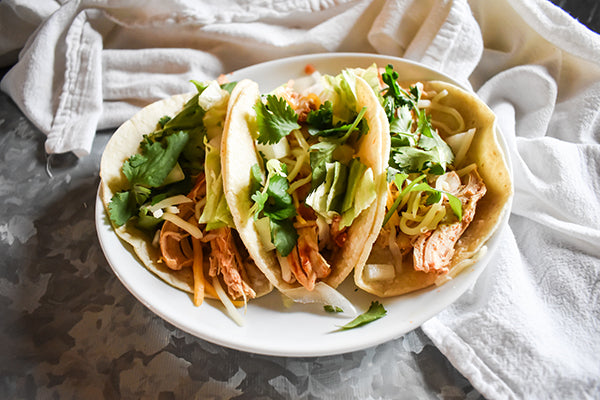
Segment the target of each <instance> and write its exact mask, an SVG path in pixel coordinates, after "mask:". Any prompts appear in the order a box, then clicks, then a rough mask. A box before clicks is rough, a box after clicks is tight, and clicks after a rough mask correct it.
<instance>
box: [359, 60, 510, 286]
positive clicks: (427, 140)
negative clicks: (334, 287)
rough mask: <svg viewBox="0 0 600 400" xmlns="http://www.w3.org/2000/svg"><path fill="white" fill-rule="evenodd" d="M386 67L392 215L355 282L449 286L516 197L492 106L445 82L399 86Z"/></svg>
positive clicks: (388, 213) (389, 208) (388, 205)
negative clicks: (446, 284) (449, 282)
mask: <svg viewBox="0 0 600 400" xmlns="http://www.w3.org/2000/svg"><path fill="white" fill-rule="evenodd" d="M397 76H398V75H397V73H396V72H394V71H393V68H392V66H388V67H387V68H386V69H385V72H383V73H382V81H383V82H384V84H383V91H382V93H383V96H382V99H381V101H382V103H383V105H384V109H385V110H386V116H387V122H388V123H389V125H390V137H391V150H390V156H389V163H388V166H387V167H388V185H387V196H388V198H387V202H386V207H385V211H384V212H385V216H384V220H383V224H382V228H381V231H380V233H379V236H378V238H377V240H376V242H375V244H374V246H373V249H372V251H371V254H370V256H369V259H368V261H367V263H366V264H364V265H359V266H357V268H356V269H355V271H354V280H355V283H356V285H357V286H359V287H360V288H362V289H364V290H366V291H367V292H370V293H373V294H376V295H378V296H381V297H389V296H396V295H400V294H404V293H409V292H412V291H415V290H418V289H422V288H425V287H428V286H430V285H433V284H438V285H439V284H442V283H444V282H446V281H447V280H449V279H450V278H452V277H454V276H456V275H457V274H458V273H459V272H461V271H462V270H464V269H465V268H467V267H468V266H469V265H472V264H473V263H474V262H476V261H477V260H478V259H479V258H480V257H481V256H482V255H483V254H484V252H485V249H486V246H485V245H486V242H487V241H488V239H489V238H490V237H491V235H492V234H493V233H494V232H495V230H496V229H497V228H498V226H499V224H500V222H501V219H502V217H503V215H504V213H505V212H506V210H507V208H508V207H509V203H510V199H511V198H512V183H511V178H510V173H509V170H508V167H507V164H506V161H505V159H504V155H503V151H502V149H501V148H500V146H499V144H498V142H497V140H496V135H495V130H496V127H495V116H494V114H493V112H492V111H491V110H490V109H489V108H488V107H487V106H486V105H485V104H484V103H483V102H482V101H481V100H479V99H478V98H477V97H476V96H475V95H474V94H472V93H469V92H467V91H466V90H463V89H461V88H459V87H457V86H455V85H452V84H449V83H446V82H441V81H425V82H418V83H415V82H411V83H405V84H399V83H398V82H396V78H397Z"/></svg>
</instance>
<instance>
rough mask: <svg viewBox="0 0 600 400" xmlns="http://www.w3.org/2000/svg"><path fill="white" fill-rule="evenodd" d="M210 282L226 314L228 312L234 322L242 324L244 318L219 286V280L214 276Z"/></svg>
mask: <svg viewBox="0 0 600 400" xmlns="http://www.w3.org/2000/svg"><path fill="white" fill-rule="evenodd" d="M212 284H213V287H214V288H215V291H216V292H217V296H219V300H221V303H223V305H224V306H225V309H226V310H227V314H229V316H230V317H231V319H232V320H234V321H235V323H236V324H238V325H239V326H244V318H243V317H242V315H241V314H240V313H239V312H238V311H237V310H236V308H235V306H234V305H233V303H232V302H231V300H230V299H229V297H227V294H226V293H225V291H224V290H223V288H222V287H221V283H220V282H219V279H217V278H216V277H214V278H213V279H212Z"/></svg>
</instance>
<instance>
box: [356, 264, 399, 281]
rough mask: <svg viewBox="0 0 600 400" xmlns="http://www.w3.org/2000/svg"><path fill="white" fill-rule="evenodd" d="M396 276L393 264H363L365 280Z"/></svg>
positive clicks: (386, 279) (387, 278)
mask: <svg viewBox="0 0 600 400" xmlns="http://www.w3.org/2000/svg"><path fill="white" fill-rule="evenodd" d="M395 277H396V268H395V267H394V265H393V264H365V270H364V278H365V280H367V281H389V280H393V279H394V278H395Z"/></svg>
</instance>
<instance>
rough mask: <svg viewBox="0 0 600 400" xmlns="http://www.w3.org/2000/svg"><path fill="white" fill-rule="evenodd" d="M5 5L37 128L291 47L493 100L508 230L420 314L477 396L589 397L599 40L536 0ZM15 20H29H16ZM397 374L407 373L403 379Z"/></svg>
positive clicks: (3, 16)
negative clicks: (431, 311) (343, 56)
mask: <svg viewBox="0 0 600 400" xmlns="http://www.w3.org/2000/svg"><path fill="white" fill-rule="evenodd" d="M138 4H139V2H137V1H133V0H125V1H116V0H104V1H94V0H74V1H54V2H52V1H49V2H45V3H41V2H37V1H33V0H4V1H3V2H0V63H2V64H4V65H8V64H10V63H12V62H15V61H17V59H16V54H17V53H16V52H17V51H19V50H20V53H19V59H18V62H17V63H16V65H15V66H14V67H12V69H11V70H10V71H9V72H8V73H7V74H6V76H5V77H4V79H3V80H2V82H1V89H2V90H3V91H5V92H6V93H8V94H9V95H10V96H11V97H12V99H13V100H14V101H15V102H16V103H17V104H18V106H19V107H20V108H21V110H22V111H23V112H24V113H25V115H27V117H28V118H30V119H31V120H32V121H33V122H34V123H35V124H36V126H37V127H38V128H39V129H40V130H41V131H42V132H44V133H45V134H46V135H47V136H48V138H47V142H46V150H47V151H48V152H49V153H61V152H67V151H73V152H74V153H75V154H77V155H79V156H85V155H86V154H87V153H89V151H90V149H91V145H92V140H93V136H94V134H95V131H96V129H101V128H109V127H115V126H117V125H118V124H120V123H121V122H122V121H124V120H125V119H127V118H129V117H130V116H131V115H132V114H133V113H134V112H135V111H136V110H137V109H139V107H141V106H143V105H145V104H147V103H149V102H151V101H154V100H156V99H159V98H163V97H166V96H168V95H171V94H174V93H179V92H184V91H188V90H189V83H188V81H189V80H190V79H206V78H214V77H216V76H218V75H219V74H220V73H226V72H230V71H233V70H235V69H238V68H241V67H244V66H248V65H251V64H255V63H257V62H262V61H266V60H270V59H275V58H281V57H285V56H291V55H297V54H306V53H317V52H341V51H344V52H350V51H355V52H371V53H382V54H388V55H394V56H401V57H406V58H409V59H412V60H416V61H420V62H422V63H425V64H427V65H429V66H431V67H433V68H436V69H440V70H442V71H443V72H445V73H446V74H448V75H451V76H452V77H454V78H455V79H456V80H458V81H460V82H463V83H464V84H465V85H467V86H471V87H473V88H474V89H475V90H476V91H477V92H478V94H479V95H480V97H481V98H482V99H484V100H485V101H486V102H487V103H488V104H489V105H490V107H491V108H492V109H493V110H494V111H495V112H496V114H497V115H498V120H499V124H500V127H501V129H502V132H503V135H504V139H505V141H506V143H507V146H508V152H509V155H510V157H511V159H512V166H513V172H514V183H515V197H514V203H513V204H514V205H513V213H512V215H511V218H510V222H509V229H507V230H505V231H504V232H503V233H502V242H501V246H500V249H499V251H498V254H497V255H496V257H495V258H494V260H493V261H492V262H491V263H490V265H489V266H488V267H487V269H486V270H485V271H484V273H483V274H482V276H481V278H480V279H479V280H478V282H477V283H476V284H475V285H474V287H473V288H472V289H471V290H470V291H468V292H467V293H466V294H465V295H464V296H462V297H461V298H460V299H459V300H458V301H457V302H456V303H454V304H453V305H452V306H450V307H449V308H447V309H446V310H445V311H443V312H442V313H440V314H439V315H438V316H436V317H435V318H433V319H431V320H430V321H428V322H426V323H425V324H424V325H423V327H422V328H423V330H424V332H425V333H426V334H427V335H428V336H429V337H430V338H431V339H432V341H433V342H434V343H435V344H436V345H437V346H438V347H439V348H440V350H441V351H442V352H443V353H444V354H445V355H446V356H447V357H448V359H449V360H450V361H451V362H452V363H453V364H454V365H455V366H456V368H457V369H459V370H460V371H461V372H462V373H463V374H464V375H465V376H466V377H467V378H468V379H469V380H470V382H471V383H472V384H473V386H474V387H475V388H476V389H478V390H479V391H480V392H481V393H482V394H483V395H484V396H485V397H486V398H489V399H506V398H544V399H545V398H586V397H588V398H589V397H597V396H598V395H599V394H600V323H599V321H600V283H599V282H600V245H598V243H600V194H599V193H600V179H599V177H600V111H599V110H600V37H599V36H598V35H597V34H595V33H593V32H591V31H589V30H587V29H586V28H585V27H583V26H582V25H580V24H579V23H578V22H577V21H575V20H573V19H572V18H570V17H569V16H568V15H567V14H566V13H564V12H563V11H561V10H560V9H558V8H557V7H555V6H553V5H552V4H551V3H550V2H547V1H544V0H496V1H489V0H471V1H467V0H420V1H414V0H396V1H381V0H376V1H367V0H354V1H351V0H345V1H344V0H338V1H335V0H295V1H275V0H271V1H250V2H248V1H242V0H212V1H205V2H201V3H200V2H193V1H186V0H148V1H146V2H144V5H143V6H141V5H138ZM21 22H22V23H21ZM399 379H401V377H399Z"/></svg>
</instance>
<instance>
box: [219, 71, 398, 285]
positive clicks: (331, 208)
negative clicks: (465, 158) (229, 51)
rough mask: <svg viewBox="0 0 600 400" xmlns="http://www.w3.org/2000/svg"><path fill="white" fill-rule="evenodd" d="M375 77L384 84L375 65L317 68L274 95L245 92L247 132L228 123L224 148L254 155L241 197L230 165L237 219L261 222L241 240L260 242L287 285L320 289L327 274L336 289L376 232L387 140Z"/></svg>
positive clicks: (271, 270)
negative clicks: (303, 84) (318, 72)
mask: <svg viewBox="0 0 600 400" xmlns="http://www.w3.org/2000/svg"><path fill="white" fill-rule="evenodd" d="M368 77H371V78H372V80H374V81H375V83H376V80H377V69H376V68H375V67H372V68H371V69H368V70H358V69H357V70H345V71H343V72H342V73H341V74H339V75H337V76H327V75H325V76H319V77H317V79H316V81H315V82H316V84H315V85H312V86H310V87H309V88H306V89H304V90H301V89H298V88H297V87H296V86H295V85H294V82H289V83H288V84H286V85H283V86H281V87H279V88H277V89H276V90H274V91H273V92H271V93H270V94H268V95H266V96H259V95H258V92H257V91H256V92H255V94H254V96H248V95H247V93H246V96H244V95H241V96H240V100H238V101H237V102H236V103H235V105H234V108H235V109H237V110H238V112H240V115H242V114H243V116H244V117H245V118H246V121H249V122H247V123H246V122H244V123H241V122H240V123H239V124H238V125H240V126H241V125H244V124H245V125H246V132H245V134H246V135H247V136H246V139H248V138H249V140H247V141H246V142H243V140H242V139H243V134H244V129H235V128H231V129H229V130H226V140H225V142H228V141H229V146H230V147H228V148H227V149H226V150H227V153H231V154H234V153H235V152H236V150H233V149H234V148H235V149H238V150H239V151H243V152H245V153H246V155H248V157H247V159H246V164H245V165H246V166H247V168H248V174H249V177H250V183H249V185H246V186H247V187H244V191H243V193H244V194H243V195H242V194H239V192H238V191H235V189H234V188H235V184H233V185H232V184H228V181H230V180H233V181H235V178H233V177H232V175H233V174H234V173H235V172H237V169H236V168H233V166H232V170H231V172H230V173H229V174H228V173H225V186H226V195H227V193H229V192H234V191H235V193H232V194H231V201H230V206H232V202H233V203H234V204H236V206H235V208H236V209H237V210H240V211H241V214H242V216H241V217H240V222H239V223H241V224H245V223H246V222H245V221H248V220H249V221H252V223H251V225H253V226H251V227H249V228H248V230H245V231H246V232H247V233H248V234H246V235H244V234H242V239H245V242H246V245H247V247H249V248H250V249H252V248H256V247H259V248H260V253H261V254H262V258H263V260H264V261H265V262H264V264H265V268H266V270H267V271H268V272H266V274H267V277H269V278H270V279H271V280H272V282H273V283H274V284H275V285H276V286H278V287H279V288H280V289H282V290H283V291H284V292H285V290H287V289H290V288H294V287H299V286H301V287H303V288H305V289H306V290H308V291H312V290H314V289H315V287H316V286H317V284H318V283H319V282H324V283H326V284H327V285H329V286H331V287H336V286H337V285H338V284H339V283H340V282H341V281H342V280H343V279H344V278H345V277H346V276H347V275H348V274H349V272H350V271H351V270H352V268H354V266H355V265H356V263H357V262H361V257H363V255H362V253H365V252H364V249H365V248H370V246H371V245H372V242H373V241H374V239H375V235H373V234H370V226H371V225H372V224H373V223H374V221H375V219H374V217H375V214H376V213H375V209H376V208H377V205H378V204H379V201H380V199H378V196H377V194H378V192H379V191H380V188H382V187H383V185H384V184H385V171H384V163H383V158H382V154H383V152H384V151H386V149H387V148H386V147H385V143H386V142H385V141H384V140H382V139H381V135H379V134H378V133H379V129H380V126H375V130H374V131H373V127H372V126H371V122H373V121H375V122H378V121H379V120H378V119H377V118H376V117H375V115H376V113H377V111H378V110H380V111H381V112H383V111H382V110H381V108H380V107H379V105H378V104H377V98H376V96H375V94H374V92H373V90H372V88H371V86H369V84H368V83H367V82H366V81H365V79H368ZM363 78H365V79H363ZM248 86H249V87H252V85H251V84H250V83H249V84H248ZM367 92H368V93H367ZM358 93H360V95H359V94H358ZM365 97H367V98H368V99H369V100H370V101H371V103H369V102H368V101H365V100H364V98H365ZM369 104H371V105H372V107H371V110H369V107H368V105H369ZM242 110H244V111H242ZM240 121H241V118H240ZM238 122H239V121H238ZM250 146H251V147H250ZM242 147H243V150H242ZM248 147H250V148H248ZM235 161H238V160H235V159H232V160H231V162H232V163H234V162H235ZM226 164H227V163H226ZM239 167H240V168H242V165H240V166H239ZM237 173H239V172H237ZM228 186H229V187H231V190H228V188H227V187H228ZM241 196H247V198H246V199H243V198H240V197H241ZM232 208H234V206H232ZM242 210H244V211H242ZM234 219H235V218H234ZM241 231H244V230H243V229H242V230H241ZM256 242H258V245H256ZM257 251H258V250H257ZM367 254H368V252H367V253H365V254H364V257H363V258H364V259H365V260H366V255H367ZM363 262H364V261H363ZM259 266H260V265H259ZM263 271H264V269H263Z"/></svg>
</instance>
